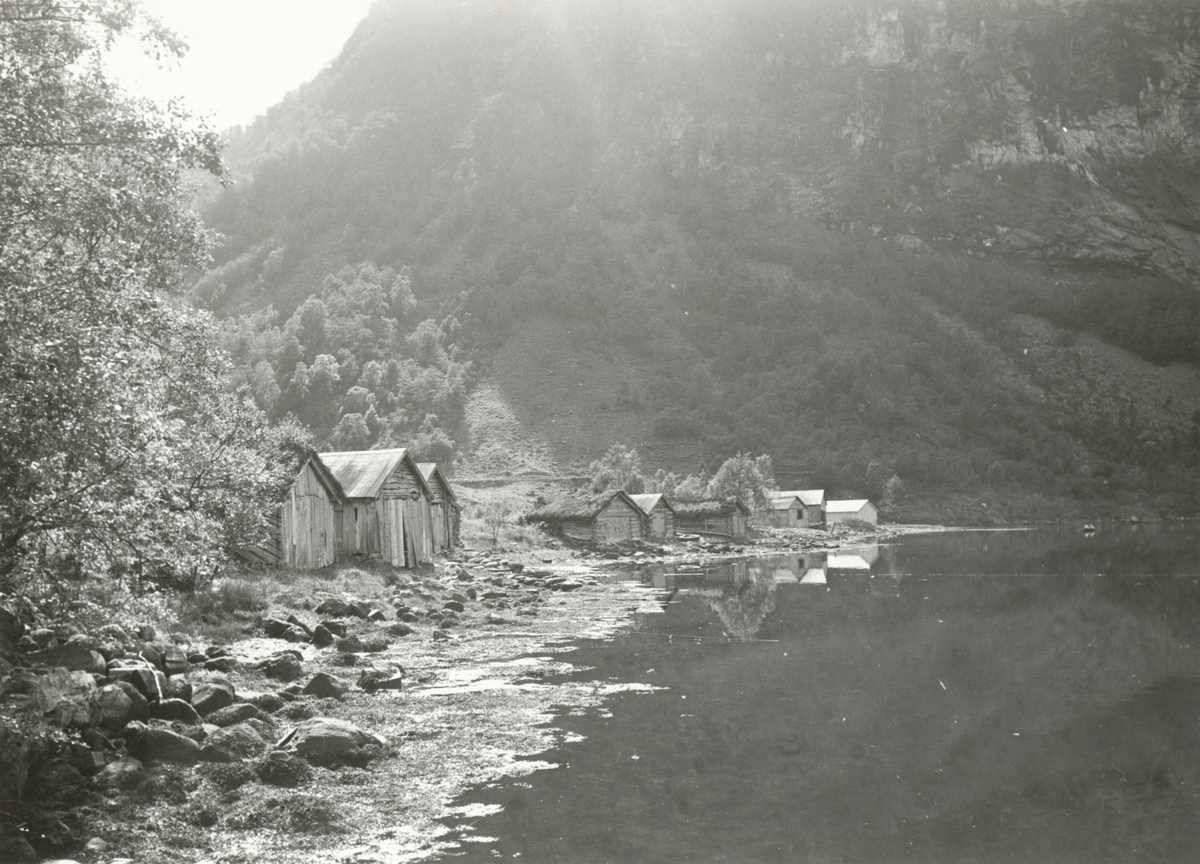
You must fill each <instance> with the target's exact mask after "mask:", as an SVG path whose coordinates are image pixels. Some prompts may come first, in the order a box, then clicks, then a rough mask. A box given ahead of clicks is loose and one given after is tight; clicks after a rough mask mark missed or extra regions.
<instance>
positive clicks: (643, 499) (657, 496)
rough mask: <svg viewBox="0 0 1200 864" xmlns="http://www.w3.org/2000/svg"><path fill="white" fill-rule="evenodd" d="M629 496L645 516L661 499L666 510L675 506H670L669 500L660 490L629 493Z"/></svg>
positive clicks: (672, 509)
mask: <svg viewBox="0 0 1200 864" xmlns="http://www.w3.org/2000/svg"><path fill="white" fill-rule="evenodd" d="M629 497H630V498H632V499H633V503H634V504H636V505H637V506H638V507H639V508H640V509H641V511H642V512H643V513H645V514H646V515H647V516H649V515H650V511H651V510H653V509H654V508H655V507H657V506H658V502H659V501H661V502H662V503H663V505H664V506H665V507H666V508H667V509H668V510H671V511H674V510H675V508H674V507H672V506H671V502H670V501H668V500H667V499H666V498H664V497H663V495H662V493H661V492H647V493H645V494H643V495H630V496H629Z"/></svg>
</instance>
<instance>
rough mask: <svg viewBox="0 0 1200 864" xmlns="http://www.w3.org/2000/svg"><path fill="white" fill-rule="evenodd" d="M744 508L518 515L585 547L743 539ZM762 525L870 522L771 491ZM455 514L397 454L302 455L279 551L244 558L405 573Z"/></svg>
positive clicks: (407, 456)
mask: <svg viewBox="0 0 1200 864" xmlns="http://www.w3.org/2000/svg"><path fill="white" fill-rule="evenodd" d="M751 515H752V514H751V511H750V509H749V508H748V507H747V506H746V505H745V503H743V502H742V501H741V499H739V498H737V497H731V498H721V499H709V500H704V501H687V502H682V501H675V502H673V501H670V500H669V499H668V498H667V496H666V495H663V494H660V493H654V494H646V495H629V494H627V493H625V492H623V491H619V490H613V491H608V492H576V493H573V494H569V495H564V496H561V497H559V498H556V499H555V500H553V501H550V502H548V503H543V504H542V505H541V506H539V507H537V508H536V509H534V510H533V511H532V512H530V513H529V514H527V515H526V517H525V519H526V521H528V522H539V523H542V524H543V525H545V526H546V527H547V528H549V529H550V530H552V531H554V532H556V533H558V534H560V535H561V536H563V537H566V538H568V539H570V540H575V541H579V542H585V543H599V544H606V543H619V542H620V541H622V540H642V539H659V540H661V539H670V538H672V537H675V536H676V535H677V534H706V535H717V536H724V537H745V536H746V534H747V531H748V529H749V523H750V518H751ZM765 518H766V521H767V522H768V523H769V524H771V525H775V526H779V527H802V528H813V527H821V526H824V525H828V524H834V523H837V522H846V521H851V520H857V521H861V522H867V523H871V524H874V523H876V522H877V521H878V512H877V511H876V509H875V506H874V505H873V504H871V502H870V501H867V500H866V499H856V500H850V501H829V500H826V498H825V492H824V490H820V489H815V490H813V489H804V490H789V491H783V492H773V493H772V495H771V497H770V499H769V502H768V506H767V508H766V511H765ZM460 521H461V508H460V507H459V504H458V501H457V499H456V498H455V495H454V491H453V490H452V489H451V487H450V484H449V482H448V481H447V479H446V477H445V476H444V474H443V473H442V472H441V470H440V469H439V468H438V466H437V463H435V462H417V461H415V460H414V459H413V457H412V455H411V453H410V452H409V451H408V450H407V449H406V448H402V447H400V448H392V449H387V450H352V451H335V452H325V453H318V452H315V451H310V452H308V453H307V454H306V455H305V457H304V459H303V461H302V463H301V465H300V467H299V470H298V471H297V474H296V479H295V481H294V482H293V483H292V486H291V488H290V489H289V490H288V493H287V496H286V498H285V500H284V501H283V504H282V506H281V507H280V512H279V535H278V544H277V546H276V547H275V548H273V549H262V548H259V549H256V550H248V551H249V552H252V553H253V554H254V560H259V561H264V562H270V563H278V564H283V565H285V566H288V567H297V568H301V569H314V568H320V567H327V566H329V565H330V564H333V563H335V562H336V561H338V560H347V559H364V558H374V559H379V560H382V561H386V562H387V563H388V564H391V565H392V566H393V567H404V568H412V567H416V566H418V565H420V564H422V563H425V562H427V561H431V560H432V559H433V558H434V556H436V555H441V554H445V553H446V552H448V551H449V550H450V549H451V548H452V547H454V546H456V545H458V534H459V524H460Z"/></svg>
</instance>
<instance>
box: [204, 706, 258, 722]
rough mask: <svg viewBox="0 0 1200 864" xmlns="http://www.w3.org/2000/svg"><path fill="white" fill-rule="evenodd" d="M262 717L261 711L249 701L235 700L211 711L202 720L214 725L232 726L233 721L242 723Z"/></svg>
mask: <svg viewBox="0 0 1200 864" xmlns="http://www.w3.org/2000/svg"><path fill="white" fill-rule="evenodd" d="M262 718H263V713H262V712H261V711H259V710H258V708H256V707H255V706H253V705H251V704H250V703H249V702H235V703H233V704H232V705H227V706H225V707H224V708H218V709H217V710H216V711H213V712H212V713H211V714H209V715H208V716H207V717H205V718H204V722H205V723H211V724H213V725H214V726H233V725H234V724H235V723H244V722H245V721H247V720H250V719H255V720H261V719H262Z"/></svg>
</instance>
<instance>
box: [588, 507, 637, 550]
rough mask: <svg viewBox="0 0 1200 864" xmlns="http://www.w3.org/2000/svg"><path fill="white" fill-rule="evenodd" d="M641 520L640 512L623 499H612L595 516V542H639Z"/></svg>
mask: <svg viewBox="0 0 1200 864" xmlns="http://www.w3.org/2000/svg"><path fill="white" fill-rule="evenodd" d="M642 519H643V514H642V511H641V510H639V509H638V508H637V507H635V506H632V505H631V504H630V503H629V502H628V501H627V500H625V499H624V498H614V499H613V500H612V501H610V502H609V503H608V505H607V506H606V507H605V508H604V509H603V510H601V511H600V512H599V514H597V516H596V519H595V540H596V542H597V543H618V542H620V541H621V540H641V539H642Z"/></svg>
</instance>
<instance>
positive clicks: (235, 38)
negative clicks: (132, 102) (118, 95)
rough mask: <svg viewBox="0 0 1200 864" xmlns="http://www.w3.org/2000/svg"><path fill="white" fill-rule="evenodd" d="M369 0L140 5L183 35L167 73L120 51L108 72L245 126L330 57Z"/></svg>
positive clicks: (193, 0)
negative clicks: (184, 45)
mask: <svg viewBox="0 0 1200 864" xmlns="http://www.w3.org/2000/svg"><path fill="white" fill-rule="evenodd" d="M371 2H372V0H142V5H143V6H144V7H145V8H146V9H147V11H149V12H150V13H151V14H153V15H155V16H157V17H158V18H160V19H161V20H162V21H163V22H164V23H166V24H167V26H169V27H170V28H171V29H172V30H174V31H175V32H176V33H178V34H179V35H181V36H183V37H184V38H185V39H186V40H187V42H188V45H189V46H190V50H189V51H188V53H187V56H186V57H184V59H183V60H182V61H181V62H180V63H179V64H177V65H176V66H175V68H172V69H169V70H160V69H156V68H154V67H153V64H151V63H150V62H149V61H144V60H143V59H142V58H141V56H140V54H139V53H138V52H136V51H133V50H132V49H131V47H130V46H124V47H123V49H122V51H121V53H120V55H119V57H118V58H117V60H116V61H115V62H114V69H115V70H116V71H117V73H118V75H120V77H121V78H122V79H123V80H125V82H126V86H127V87H128V88H129V89H130V90H133V91H136V92H141V93H144V94H145V95H148V96H151V97H153V98H156V99H162V98H165V97H167V96H172V95H180V96H183V97H185V98H186V99H187V100H188V102H189V103H190V104H191V105H192V107H193V109H194V110H195V111H196V113H198V114H201V115H208V116H210V117H211V118H212V120H213V123H214V125H215V126H216V128H218V129H224V128H227V127H229V126H235V125H239V124H246V123H249V122H250V121H251V120H253V119H254V118H255V117H256V116H257V115H259V114H261V113H263V112H264V111H265V110H266V109H267V108H269V107H270V106H271V105H273V104H275V103H276V102H278V101H279V100H280V99H281V98H282V97H283V96H284V94H286V93H287V92H288V91H290V90H294V89H296V87H298V86H299V85H300V84H302V83H304V82H305V81H308V80H309V79H311V78H312V77H313V76H314V75H316V74H317V72H319V71H320V70H321V68H322V67H323V66H325V65H326V64H327V63H329V62H330V61H331V60H333V58H334V57H336V56H337V55H338V52H339V51H340V50H341V48H342V45H344V44H345V42H346V39H347V38H348V37H349V36H350V34H351V33H352V32H353V30H354V28H355V26H356V25H357V24H358V23H359V22H360V21H361V20H362V19H363V18H364V17H365V16H366V14H367V10H368V9H369V8H370V6H371Z"/></svg>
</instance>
